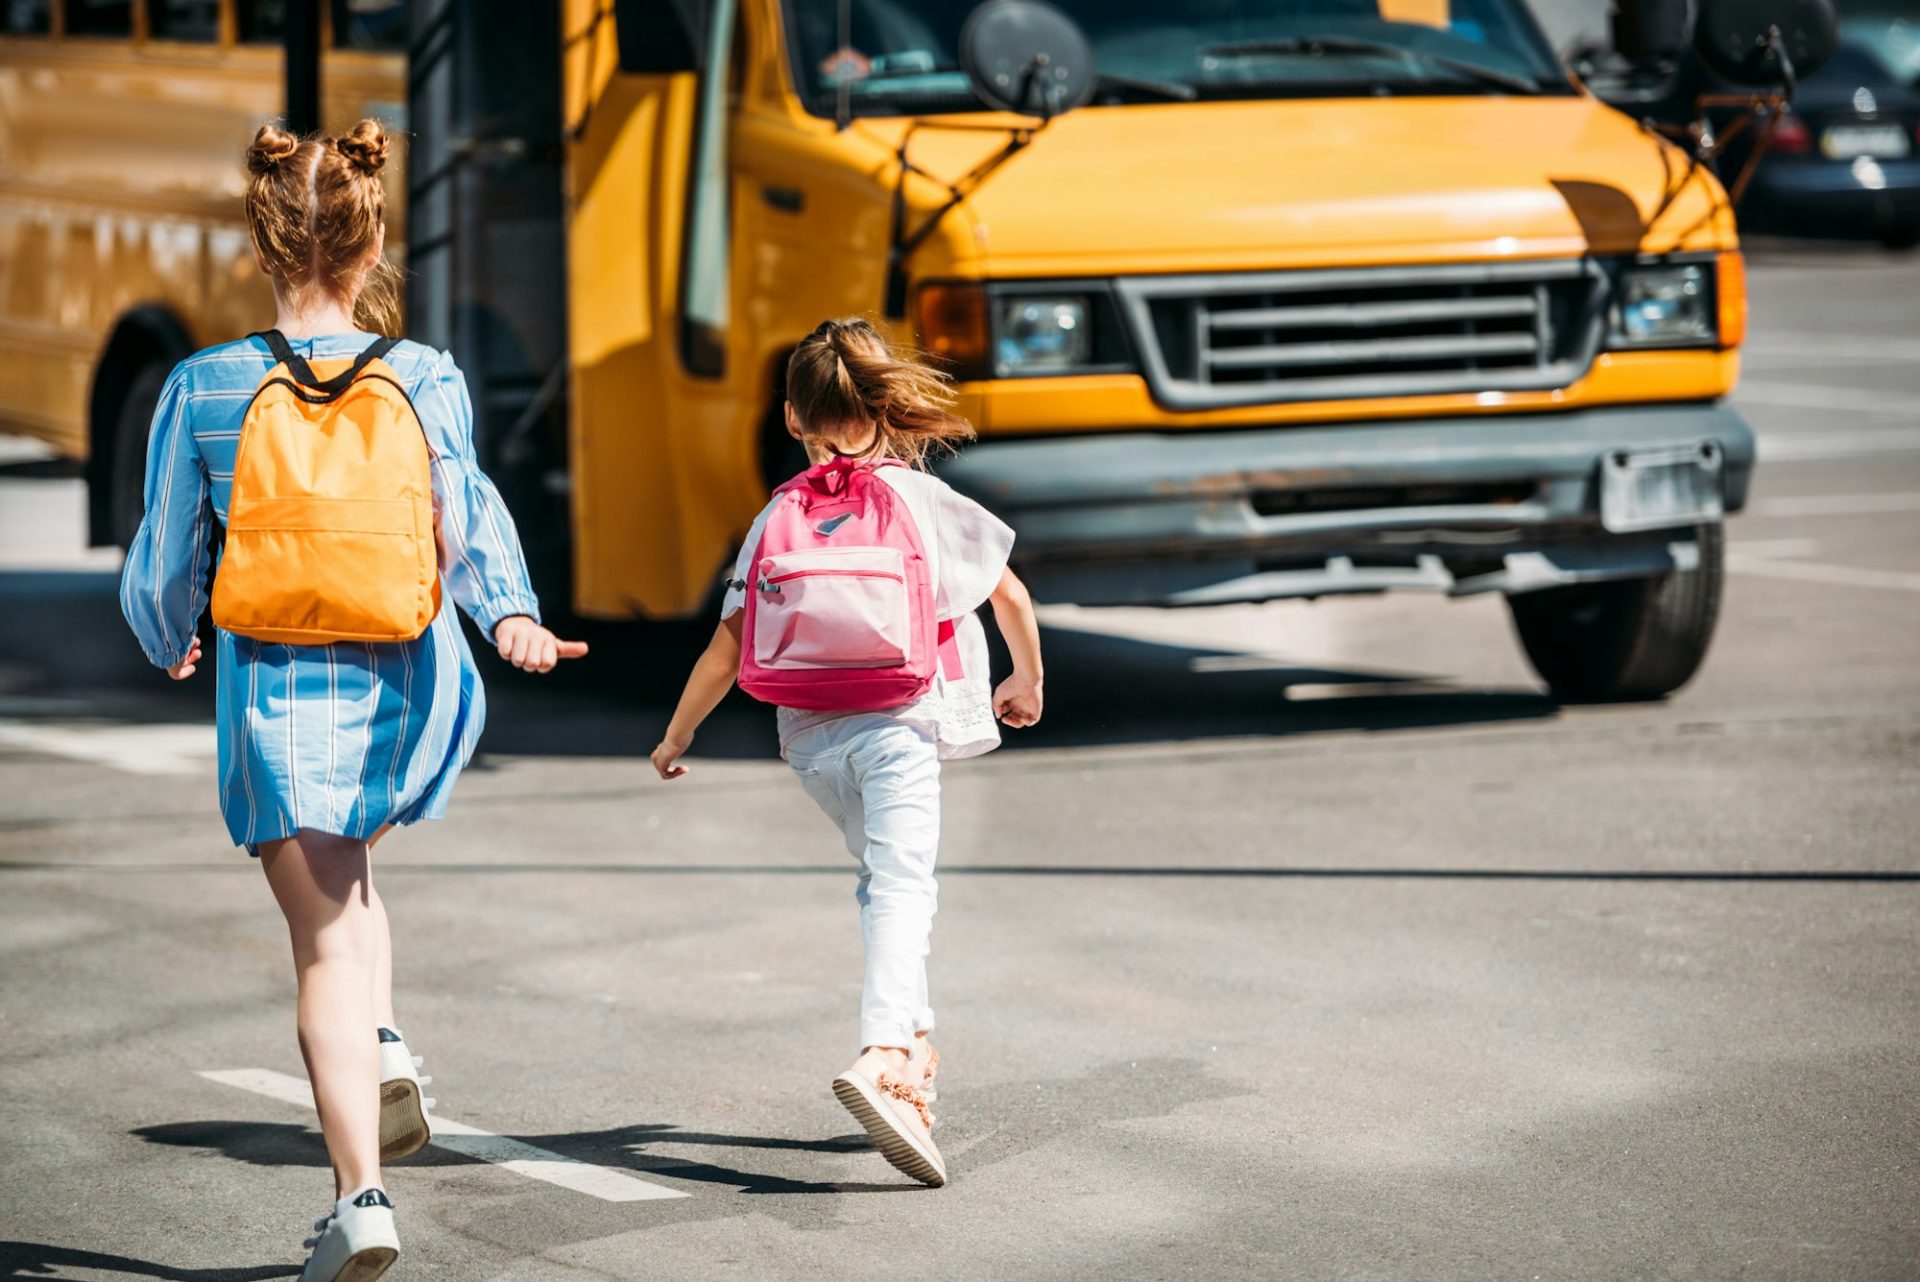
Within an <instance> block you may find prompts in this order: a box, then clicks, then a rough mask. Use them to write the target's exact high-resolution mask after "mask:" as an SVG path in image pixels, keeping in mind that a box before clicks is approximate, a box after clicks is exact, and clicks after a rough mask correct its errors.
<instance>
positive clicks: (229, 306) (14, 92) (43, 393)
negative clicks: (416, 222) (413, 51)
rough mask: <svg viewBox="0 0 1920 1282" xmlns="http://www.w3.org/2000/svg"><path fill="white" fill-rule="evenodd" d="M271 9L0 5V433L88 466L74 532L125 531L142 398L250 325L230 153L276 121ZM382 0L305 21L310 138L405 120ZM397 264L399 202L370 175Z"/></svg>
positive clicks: (400, 17) (139, 466) (276, 51)
mask: <svg viewBox="0 0 1920 1282" xmlns="http://www.w3.org/2000/svg"><path fill="white" fill-rule="evenodd" d="M285 13H286V5H285V3H284V0H279V2H275V0H133V2H132V3H128V2H127V0H118V2H112V0H57V2H53V3H50V2H49V0H37V2H36V0H13V2H11V3H8V4H6V5H4V6H0V432H8V433H15V434H23V435H28V436H34V437H38V438H40V439H41V440H44V441H46V442H47V443H48V444H50V445H51V446H52V447H53V448H54V449H55V450H57V451H58V452H60V453H61V454H63V455H66V456H68V457H72V458H85V459H88V465H87V466H88V476H89V479H90V480H91V482H92V485H91V487H90V494H91V497H92V514H91V515H92V519H91V525H92V529H93V537H94V540H95V542H98V543H109V542H117V543H123V544H124V543H125V542H126V540H127V539H128V538H130V537H131V535H132V532H133V530H134V528H135V527H136V526H137V525H138V524H139V519H140V502H141V484H142V473H143V469H144V465H145V456H146V439H147V428H148V423H149V420H150V419H151V416H152V413H153V405H154V402H155V400H156V399H157V398H158V395H159V390H160V384H161V382H162V381H163V380H164V379H165V377H166V374H167V371H168V369H169V368H171V367H172V365H173V363H174V362H175V361H177V360H179V359H180V358H181V357H183V356H185V355H187V354H188V353H190V352H192V351H194V350H195V349H196V348H199V347H202V346H206V345H208V344H211V343H216V342H225V341H227V340H228V339H231V338H235V337H237V336H239V335H241V334H244V333H247V332H248V331H250V330H253V329H257V328H259V327H260V326H261V325H263V324H266V323H267V322H269V321H270V320H271V318H272V316H273V297H272V293H271V291H270V290H269V289H268V288H267V284H266V281H265V279H264V278H262V277H261V276H260V275H259V273H258V272H257V271H256V270H255V269H254V265H253V261H252V258H251V253H250V251H249V249H248V247H247V238H246V229H245V224H244V222H243V220H242V215H241V209H240V194H241V191H242V184H243V182H244V179H245V177H246V170H245V167H244V166H243V164H242V163H241V155H242V152H243V151H244V149H245V147H246V144H247V143H248V142H249V141H250V140H251V139H252V137H253V131H254V129H255V128H257V127H258V125H259V123H260V122H261V121H262V120H265V119H268V118H270V117H273V116H277V115H278V114H280V110H281V102H282V93H283V76H282V65H281V52H280V46H279V42H280V40H281V39H282V36H283V32H282V30H281V24H282V23H283V22H284V20H285ZM406 18H407V14H406V8H405V5H404V4H403V3H402V0H384V2H377V3H376V2H369V0H351V2H349V0H336V3H333V4H331V5H327V6H325V7H324V8H323V11H322V22H323V31H324V35H325V38H326V40H327V41H328V43H329V45H330V48H329V51H328V53H327V56H326V58H325V60H324V69H325V77H326V79H325V85H326V92H325V98H324V112H325V120H326V123H327V124H329V125H332V126H335V127H339V128H344V127H346V126H348V125H350V124H351V123H352V122H353V121H354V120H357V119H359V118H360V117H361V116H362V115H376V116H379V117H381V118H382V119H383V120H386V121H389V122H391V123H392V124H394V125H395V126H396V127H403V126H404V123H405V116H406V98H407V85H406V56H405V52H404V50H405V47H406V45H405V40H406V30H407V23H406ZM388 174H389V177H388V184H389V202H388V207H389V209H390V210H391V211H392V213H393V219H394V226H393V228H392V231H391V233H390V235H389V244H390V245H392V246H393V247H394V249H395V251H396V254H398V252H399V251H400V250H401V245H402V242H403V240H404V237H403V236H402V235H401V232H402V231H403V230H404V228H405V225H406V224H405V211H406V192H405V185H404V177H403V176H402V173H401V166H399V165H396V166H394V167H392V168H391V169H389V171H388Z"/></svg>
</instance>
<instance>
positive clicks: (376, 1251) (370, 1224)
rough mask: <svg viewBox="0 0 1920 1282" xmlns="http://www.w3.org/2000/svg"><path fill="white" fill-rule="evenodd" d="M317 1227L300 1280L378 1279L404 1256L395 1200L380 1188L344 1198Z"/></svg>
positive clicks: (348, 1281) (366, 1281) (363, 1281)
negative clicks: (395, 1218)
mask: <svg viewBox="0 0 1920 1282" xmlns="http://www.w3.org/2000/svg"><path fill="white" fill-rule="evenodd" d="M313 1227H314V1228H315V1229H316V1230H317V1232H316V1233H315V1234H314V1236H312V1237H310V1238H308V1239H307V1240H306V1243H305V1244H306V1245H307V1246H310V1247H312V1248H313V1254H312V1255H310V1256H308V1257H307V1267H306V1268H305V1269H303V1270H301V1272H300V1282H374V1279H375V1278H378V1277H379V1276H380V1275H381V1274H382V1273H385V1272H386V1271H387V1269H388V1268H390V1267H391V1266H392V1264H393V1262H394V1261H395V1260H397V1259H399V1258H400V1235H399V1234H398V1233H397V1232H395V1231H394V1227H393V1203H392V1202H389V1201H388V1200H387V1195H386V1194H385V1193H383V1192H381V1191H380V1190H379V1189H373V1188H370V1189H362V1190H361V1191H360V1192H358V1193H352V1194H349V1195H348V1196H346V1197H343V1198H341V1199H340V1200H339V1201H338V1202H335V1203H334V1204H333V1211H332V1213H331V1214H329V1215H326V1216H323V1217H321V1218H320V1219H318V1220H315V1221H314V1222H313Z"/></svg>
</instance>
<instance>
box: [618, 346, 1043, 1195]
mask: <svg viewBox="0 0 1920 1282" xmlns="http://www.w3.org/2000/svg"><path fill="white" fill-rule="evenodd" d="M951 404H952V393H951V392H950V391H949V390H948V388H947V381H946V379H945V378H944V376H942V375H940V374H938V373H936V372H935V371H933V370H931V369H928V368H927V367H926V366H924V365H921V364H918V363H917V362H915V361H913V360H911V359H907V358H904V357H902V356H899V355H896V354H895V353H894V352H893V351H891V350H889V348H888V346H887V343H886V340H885V339H883V338H882V337H881V336H880V333H879V331H877V330H875V329H874V327H873V326H872V325H870V324H868V323H867V322H866V321H864V320H861V319H858V318H855V319H850V320H830V321H824V322H822V323H821V325H820V326H819V327H818V328H817V329H815V330H814V331H813V333H811V334H809V335H807V337H806V338H805V339H804V340H802V342H801V344H800V346H799V347H798V348H797V349H795V351H794V353H793V357H792V359H790V360H789V361H788V362H787V405H786V415H787V431H788V432H790V433H792V435H793V436H794V437H795V438H796V439H797V440H799V441H800V442H801V443H802V444H803V445H804V446H805V447H806V450H807V457H808V458H809V459H811V460H812V464H813V465H812V466H811V467H809V468H808V469H807V470H806V471H805V472H803V473H801V474H800V475H799V476H797V477H795V478H794V479H793V480H791V481H788V482H787V483H786V484H785V485H782V486H781V487H780V488H778V489H777V490H775V491H774V493H773V498H772V499H771V501H769V502H768V504H767V506H766V507H765V508H764V509H762V511H761V513H760V515H759V516H758V517H757V518H756V519H755V520H754V523H753V526H752V528H751V529H749V530H748V532H747V538H746V542H745V543H744V544H743V545H742V547H741V549H740V556H739V559H738V560H737V561H736V563H735V565H734V570H733V577H732V578H731V579H730V580H729V581H728V584H727V589H728V590H727V595H726V599H725V602H724V604H723V605H722V607H721V623H720V626H719V628H718V629H716V630H715V632H714V634H713V640H712V641H711V642H710V643H709V644H708V646H707V650H706V653H705V654H703V655H701V657H700V659H699V660H698V661H697V662H696V663H695V664H694V669H693V674H692V676H690V677H689V678H688V679H687V687H686V690H685V692H684V693H683V694H682V695H681V696H680V704H679V707H678V708H676V709H675V710H674V714H673V720H672V721H671V722H670V723H669V725H668V726H667V733H666V737H665V738H664V739H662V740H661V743H660V746H659V747H658V748H655V749H654V750H653V765H654V768H655V769H656V770H658V771H659V772H660V777H661V778H662V779H677V778H679V777H681V776H682V775H684V774H686V773H687V770H686V767H685V766H682V765H680V764H678V763H679V760H680V758H681V756H683V755H684V754H685V753H686V751H687V749H688V747H689V746H690V745H691V744H692V742H693V735H694V731H695V730H697V729H698V728H699V726H700V723H701V722H702V721H703V720H705V719H706V716H707V714H708V713H710V712H712V711H713V709H714V707H715V706H716V705H717V704H718V703H719V702H720V700H721V699H722V698H723V697H724V696H725V695H726V693H727V691H728V689H730V688H731V687H732V686H733V684H734V682H735V681H736V680H737V681H738V682H739V684H740V688H741V689H743V690H745V691H746V692H747V693H748V694H750V695H752V696H754V697H755V698H757V699H760V700H763V701H764V702H767V703H772V704H774V705H776V706H777V707H778V708H779V725H780V752H781V755H782V756H783V757H785V758H786V759H787V763H788V764H789V765H790V766H791V767H792V768H793V772H794V773H795V774H797V775H798V776H800V782H801V784H802V786H804V787H805V789H806V791H807V795H808V796H810V797H812V798H813V799H814V801H815V802H816V803H818V804H819V806H820V808H821V809H822V810H824V811H826V813H827V817H828V818H829V819H831V820H833V822H834V823H835V824H836V825H838V826H839V828H840V830H841V832H842V833H843V834H844V835H845V837H846V842H847V849H848V851H849V852H850V853H851V854H852V855H853V857H854V858H855V859H856V860H857V861H858V862H859V869H860V879H859V885H858V888H857V890H856V891H855V898H856V899H857V900H858V902H859V904H860V927H861V933H862V935H863V936H864V937H865V940H866V948H867V975H866V985H865V988H864V990H863V992H862V994H861V999H860V1045H861V1051H860V1057H859V1058H858V1059H856V1060H855V1061H854V1063H853V1066H852V1067H851V1068H849V1069H847V1071H846V1072H844V1073H842V1074H841V1075H840V1076H839V1077H837V1078H835V1079H834V1081H833V1092H834V1095H835V1097H836V1098H838V1099H839V1101H840V1102H841V1103H842V1104H843V1105H845V1106H846V1108H847V1110H848V1111H849V1112H851V1113H852V1114H853V1115H854V1117H855V1118H857V1119H858V1120H859V1122H860V1124H861V1125H862V1126H864V1127H865V1128H866V1130H867V1133H868V1134H869V1135H871V1136H872V1137H873V1140H874V1143H875V1144H876V1145H877V1146H878V1147H879V1149H880V1152H881V1153H882V1155H884V1156H885V1157H886V1159H887V1160H888V1161H889V1162H891V1163H892V1164H893V1165H894V1166H895V1167H897V1168H899V1169H900V1170H901V1171H904V1172H905V1173H906V1174H908V1175H910V1176H912V1177H913V1178H915V1179H917V1180H919V1181H921V1182H922V1183H924V1184H930V1185H933V1186H935V1187H938V1186H939V1185H942V1184H945V1183H946V1180H947V1171H946V1164H945V1162H944V1161H942V1159H941V1157H940V1150H939V1149H938V1148H936V1147H935V1146H934V1142H933V1122H934V1119H933V1114H932V1113H930V1112H929V1111H928V1109H927V1105H928V1104H929V1103H931V1102H932V1100H933V1098H934V1089H933V1079H934V1075H935V1072H936V1070H937V1068H938V1065H939V1061H940V1057H939V1054H938V1052H936V1051H935V1050H934V1049H933V1045H932V1043H931V1042H930V1041H929V1040H928V1034H929V1033H931V1032H932V1030H933V1010H932V1008H931V1007H930V1006H928V1004H927V966H926V959H927V946H928V938H929V935H930V933H931V931H932V928H933V913H934V907H935V898H936V887H935V884H934V876H933V865H934V857H935V854H936V852H937V850H938V847H939V840H940V762H941V761H942V760H946V759H951V758H956V757H972V756H978V755H979V754H980V753H983V752H990V751H992V750H993V749H994V748H996V747H998V746H999V744H1000V733H999V729H998V727H997V726H996V725H995V718H996V717H997V718H998V719H999V720H1001V721H1003V722H1005V723H1006V724H1007V725H1009V726H1016V727H1018V726H1030V725H1032V724H1034V723H1035V722H1036V721H1038V720H1039V719H1040V708H1041V667H1040V632H1039V627H1038V625H1037V624H1036V623H1035V621H1034V615H1033V602H1032V601H1031V599H1030V598H1029V597H1028V595H1027V590H1026V588H1025V587H1024V586H1023V585H1022V584H1021V582H1020V580H1019V579H1018V578H1016V577H1015V576H1014V573H1013V571H1011V570H1009V569H1008V568H1007V556H1008V554H1009V553H1010V552H1011V551H1012V550H1013V531H1012V530H1010V529H1008V528H1007V527H1006V526H1005V525H1004V524H1002V523H1001V522H1000V521H999V520H998V519H996V518H995V517H994V516H993V515H992V514H991V513H989V512H988V511H987V510H986V509H985V508H983V507H981V506H980V505H979V504H977V503H975V502H973V501H972V500H971V499H967V498H964V497H962V496H961V495H959V494H957V493H955V492H954V491H953V490H952V489H950V488H949V487H948V486H947V485H946V484H945V483H944V482H942V481H940V480H938V479H937V478H935V477H933V476H931V475H929V474H928V473H927V472H926V471H925V470H924V464H925V462H926V459H927V456H928V455H929V454H930V453H932V452H933V451H935V450H937V449H940V448H943V447H946V448H950V447H951V446H952V444H953V443H954V442H956V441H961V440H965V439H967V438H969V437H971V436H972V435H973V429H972V427H971V426H969V425H968V423H967V422H966V420H965V419H962V418H960V417H958V416H957V415H955V414H953V413H952V412H951V411H950V409H949V408H948V407H949V406H950V405H951ZM989 601H991V602H992V603H993V613H994V619H995V621H996V622H997V623H998V624H999V626H1000V631H1001V634H1002V635H1003V636H1004V637H1005V639H1006V642H1007V648H1008V650H1009V651H1010V652H1011V653H1012V656H1013V675H1012V676H1010V677H1008V678H1007V679H1006V680H1005V681H1003V682H1001V683H1000V686H999V688H998V689H994V688H992V686H991V683H990V682H989V680H988V677H987V643H986V634H985V632H984V630H983V629H982V628H981V625H980V619H979V616H978V614H977V613H976V611H977V610H978V609H979V607H980V606H981V605H982V604H984V603H986V602H989Z"/></svg>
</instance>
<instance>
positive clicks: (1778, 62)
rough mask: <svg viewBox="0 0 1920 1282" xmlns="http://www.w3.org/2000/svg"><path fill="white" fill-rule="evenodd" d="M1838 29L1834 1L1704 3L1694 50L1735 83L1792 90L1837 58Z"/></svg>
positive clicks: (1731, 0)
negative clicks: (1797, 82) (1835, 49)
mask: <svg viewBox="0 0 1920 1282" xmlns="http://www.w3.org/2000/svg"><path fill="white" fill-rule="evenodd" d="M1838 28H1839V20H1838V18H1837V16H1836V15H1835V13H1834V8H1833V0H1700V15H1699V17H1698V19H1696V21H1695V23H1694V30H1693V46H1694V48H1695V49H1696V50H1698V51H1699V54H1700V60H1701V61H1702V62H1704V63H1706V64H1707V66H1709V67H1711V68H1712V69H1713V70H1714V71H1717V72H1719V73H1720V74H1721V75H1722V76H1725V77H1726V78H1727V79H1728V80H1731V81H1733V82H1734V83H1735V84H1740V85H1755V86H1771V85H1778V84H1783V83H1784V84H1787V85H1789V86H1791V85H1792V83H1793V82H1794V81H1795V80H1796V79H1798V78H1799V77H1801V76H1805V75H1809V74H1811V73H1812V72H1815V71H1817V70H1819V69H1820V68H1821V67H1822V66H1824V65H1825V64H1826V61H1827V59H1828V58H1831V57H1832V56H1833V50H1834V46H1835V45H1836V44H1838V43H1839V29H1838Z"/></svg>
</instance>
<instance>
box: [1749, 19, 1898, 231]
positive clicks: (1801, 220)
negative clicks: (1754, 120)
mask: <svg viewBox="0 0 1920 1282" xmlns="http://www.w3.org/2000/svg"><path fill="white" fill-rule="evenodd" d="M1916 144H1920V92H1917V91H1916V90H1914V89H1913V88H1912V87H1910V86H1909V85H1907V84H1905V83H1903V82H1902V81H1901V80H1899V79H1898V78H1896V77H1895V76H1894V74H1893V72H1892V71H1891V70H1890V69H1889V68H1888V67H1887V65H1886V63H1885V62H1883V61H1882V60H1881V59H1880V57H1879V56H1878V55H1877V54H1875V53H1874V52H1873V51H1872V50H1871V49H1869V48H1868V47H1867V46H1866V45H1864V44H1856V43H1853V42H1850V41H1849V42H1846V43H1843V44H1842V45H1841V46H1840V48H1839V49H1838V50H1836V51H1835V53H1834V55H1833V58H1832V60H1831V61H1829V62H1828V63H1827V65H1826V66H1824V67H1822V68H1821V69H1820V70H1819V71H1818V72H1817V73H1815V74H1814V75H1812V76H1809V77H1808V78H1807V79H1806V80H1805V81H1803V82H1802V83H1801V85H1800V91H1799V92H1798V93H1797V94H1796V95H1794V100H1793V108H1792V111H1791V112H1790V113H1789V114H1788V115H1787V116H1786V117H1785V118H1784V119H1783V120H1782V121H1781V122H1780V126H1779V128H1778V129H1776V130H1775V131H1774V135H1773V139H1772V141H1771V142H1770V143H1769V145H1768V147H1767V151H1766V154H1765V155H1763V156H1762V157H1761V158H1760V167H1759V169H1758V170H1757V171H1756V172H1755V173H1754V176H1753V184H1752V186H1751V187H1749V188H1748V189H1747V194H1746V198H1745V200H1744V201H1743V202H1742V204H1741V208H1740V222H1741V225H1742V226H1744V227H1746V228H1748V229H1750V230H1777V231H1787V232H1811V233H1815V234H1819V235H1847V236H1856V235H1866V236H1873V237H1877V238H1878V239H1879V240H1880V241H1881V243H1883V244H1885V245H1887V246H1888V247H1889V248H1895V249H1909V248H1912V247H1913V246H1914V245H1916V244H1920V157H1916V155H1915V152H1916V150H1920V148H1917V147H1916ZM1745 158H1746V154H1745V152H1744V151H1743V150H1742V149H1741V148H1740V147H1739V146H1738V145H1736V146H1735V147H1733V148H1730V149H1729V154H1728V156H1727V159H1726V162H1725V165H1737V164H1740V163H1743V162H1744V160H1745ZM1734 172H1736V171H1735V170H1733V169H1731V168H1726V167H1723V169H1722V173H1725V174H1731V173H1734Z"/></svg>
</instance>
